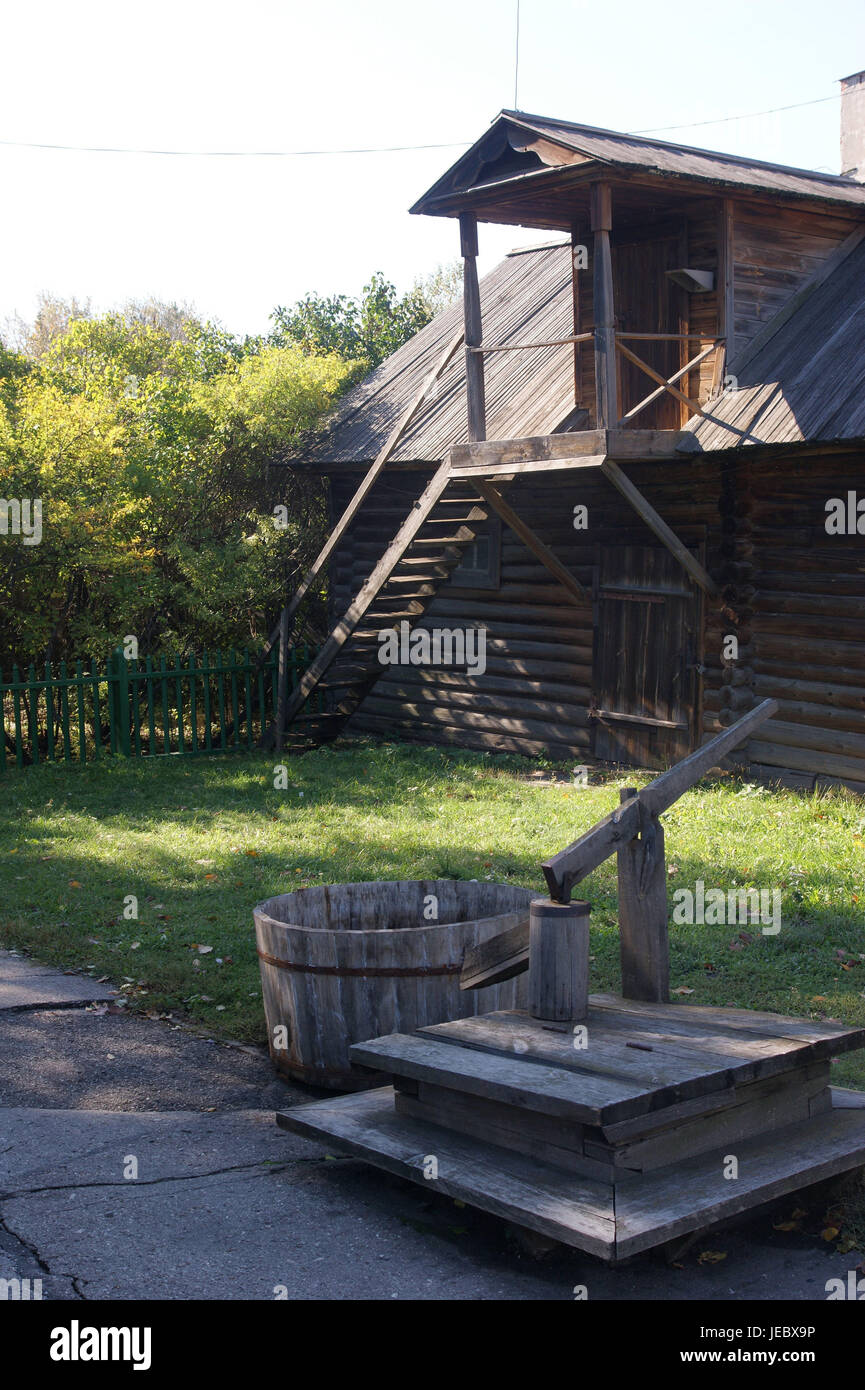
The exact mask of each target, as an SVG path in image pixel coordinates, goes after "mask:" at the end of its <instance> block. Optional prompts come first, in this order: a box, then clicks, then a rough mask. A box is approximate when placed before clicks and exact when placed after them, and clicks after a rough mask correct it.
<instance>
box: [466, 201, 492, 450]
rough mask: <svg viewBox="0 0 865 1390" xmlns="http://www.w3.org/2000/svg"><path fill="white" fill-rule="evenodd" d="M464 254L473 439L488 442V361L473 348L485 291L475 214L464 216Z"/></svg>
mask: <svg viewBox="0 0 865 1390" xmlns="http://www.w3.org/2000/svg"><path fill="white" fill-rule="evenodd" d="M460 251H461V252H462V257H463V313H464V315H465V345H466V397H467V406H468V417H469V439H470V440H472V441H475V440H480V439H486V437H487V419H486V404H485V399H484V359H483V354H482V353H480V352H472V348H476V347H480V346H481V343H482V341H483V325H482V322H481V292H480V287H479V285H478V264H477V255H478V224H477V218H476V217H475V216H474V214H473V213H470V212H463V213H460Z"/></svg>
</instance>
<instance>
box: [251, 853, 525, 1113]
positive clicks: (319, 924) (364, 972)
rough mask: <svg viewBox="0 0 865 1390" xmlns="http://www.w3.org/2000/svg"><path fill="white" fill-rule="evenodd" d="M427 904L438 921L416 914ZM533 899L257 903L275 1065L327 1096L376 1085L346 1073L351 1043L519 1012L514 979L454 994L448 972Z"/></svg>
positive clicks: (521, 999)
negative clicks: (282, 1039)
mask: <svg viewBox="0 0 865 1390" xmlns="http://www.w3.org/2000/svg"><path fill="white" fill-rule="evenodd" d="M431 896H434V897H435V898H436V899H437V900H438V913H439V916H438V920H437V921H426V920H425V919H424V915H423V914H424V906H425V902H428V901H429V899H430V897H431ZM535 896H537V895H536V894H534V893H532V892H531V891H530V890H528V889H523V888H517V887H514V886H513V885H511V884H495V883H487V882H478V883H474V882H469V883H466V882H461V881H458V880H451V879H431V880H403V881H398V882H389V883H360V884H334V885H323V886H320V887H314V888H304V889H299V890H298V891H297V892H295V893H288V894H283V895H280V896H279V897H276V898H270V899H268V900H267V901H265V902H262V903H259V904H258V905H257V907H256V908H255V909H254V913H253V915H254V919H255V929H256V940H257V947H258V954H259V964H260V967H261V982H262V994H263V999H264V1010H265V1017H266V1020H267V1028H268V1046H269V1049H270V1055H271V1058H272V1060H273V1063H274V1065H275V1066H276V1067H277V1069H278V1070H279V1071H281V1072H285V1073H286V1074H287V1075H289V1076H291V1077H292V1078H293V1079H294V1080H299V1081H305V1082H308V1083H311V1084H313V1085H318V1086H324V1087H326V1088H329V1089H338V1090H357V1089H362V1088H364V1087H366V1086H370V1085H381V1084H382V1081H383V1079H384V1078H382V1077H381V1076H371V1075H370V1074H369V1073H363V1072H361V1071H358V1070H354V1069H353V1068H352V1067H351V1064H350V1062H349V1057H348V1049H349V1047H350V1046H351V1044H352V1043H354V1042H363V1041H366V1040H367V1039H370V1038H375V1037H383V1036H384V1035H386V1034H388V1033H400V1032H403V1033H404V1032H412V1031H414V1029H416V1028H418V1027H421V1026H422V1025H424V1024H430V1023H444V1022H448V1021H450V1020H451V1019H455V1018H464V1017H466V1016H467V1015H469V1014H475V1013H480V1012H483V1013H489V1012H491V1011H492V1010H494V1009H510V1008H522V1007H524V1006H525V990H526V983H525V976H520V977H518V978H517V979H515V980H508V981H506V982H504V983H503V984H501V985H494V986H492V987H491V988H490V989H487V990H482V991H466V992H464V993H463V992H461V991H460V988H459V973H460V970H461V968H462V960H463V956H464V954H465V952H466V950H467V949H468V948H469V947H471V946H475V945H477V944H479V943H480V942H482V941H486V940H488V939H489V938H490V937H492V936H497V935H498V934H499V933H500V932H502V931H507V929H508V928H509V927H511V926H515V925H516V924H517V923H518V922H520V921H523V920H525V919H526V917H527V916H528V911H529V903H530V902H531V900H532V898H533V897H535ZM459 917H462V918H463V920H448V919H449V918H459ZM395 924H396V925H395ZM280 1025H281V1026H284V1028H285V1029H286V1030H287V1044H288V1045H287V1047H284V1048H283V1047H279V1046H278V1045H277V1037H278V1035H277V1034H276V1032H275V1030H276V1029H277V1027H279V1026H280Z"/></svg>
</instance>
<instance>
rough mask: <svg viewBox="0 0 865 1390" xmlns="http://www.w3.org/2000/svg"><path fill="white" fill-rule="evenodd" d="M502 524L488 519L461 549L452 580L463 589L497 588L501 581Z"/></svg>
mask: <svg viewBox="0 0 865 1390" xmlns="http://www.w3.org/2000/svg"><path fill="white" fill-rule="evenodd" d="M501 564H502V524H501V522H500V521H498V520H490V521H488V522H487V523H486V524H485V525H484V526H483V528H482V529H481V528H478V532H477V534H476V536H475V538H474V540H473V541H471V542H470V543H469V544H468V545H467V546H466V547H465V549H464V550H463V554H462V559H461V560H460V562H459V564H458V565H457V567H456V569H455V570H454V572H453V582H454V583H455V584H458V585H459V586H460V587H461V588H463V589H497V588H498V587H499V584H500V582H501Z"/></svg>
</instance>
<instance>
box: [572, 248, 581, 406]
mask: <svg viewBox="0 0 865 1390" xmlns="http://www.w3.org/2000/svg"><path fill="white" fill-rule="evenodd" d="M582 244H583V243H582V242H581V240H580V230H579V227H578V226H577V225H576V224H575V225H574V226H573V227H571V298H572V301H573V325H574V337H579V336H580V333H581V332H582V327H581V320H580V272H579V271H578V269H577V248H578V247H579V246H582ZM582 400H583V358H582V345H581V344H580V343H574V406H575V407H576V406H578V405H581V404H582Z"/></svg>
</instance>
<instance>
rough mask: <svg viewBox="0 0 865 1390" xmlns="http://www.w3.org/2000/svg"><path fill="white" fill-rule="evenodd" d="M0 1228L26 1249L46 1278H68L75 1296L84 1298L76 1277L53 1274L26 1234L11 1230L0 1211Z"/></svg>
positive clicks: (25, 1276)
mask: <svg viewBox="0 0 865 1390" xmlns="http://www.w3.org/2000/svg"><path fill="white" fill-rule="evenodd" d="M0 1230H2V1231H3V1232H4V1234H5V1235H6V1236H8V1237H9V1239H10V1240H11V1241H13V1242H14V1243H15V1244H16V1245H18V1246H20V1247H21V1249H22V1250H26V1251H27V1254H28V1255H29V1256H30V1259H31V1260H32V1261H33V1263H34V1264H35V1265H36V1267H37V1269H38V1270H39V1271H40V1273H41V1274H44V1275H45V1277H46V1278H47V1279H68V1280H69V1282H70V1283H71V1285H72V1288H73V1290H74V1292H75V1295H76V1297H77V1298H82V1299H83V1298H84V1294H83V1293H81V1291H80V1289H79V1288H78V1286H77V1284H76V1279H75V1278H74V1277H70V1275H68V1274H55V1273H54V1271H53V1269H52V1268H51V1266H50V1265H49V1264H48V1261H47V1260H45V1259H43V1257H42V1256H41V1255H40V1253H39V1249H38V1247H37V1246H36V1245H34V1244H33V1242H32V1241H31V1240H28V1239H27V1237H26V1236H22V1235H20V1234H19V1233H18V1232H17V1231H13V1230H12V1228H11V1226H10V1225H9V1224H8V1222H7V1221H6V1219H5V1217H4V1216H3V1215H2V1213H0ZM23 1277H24V1278H25V1279H26V1278H28V1277H29V1276H28V1275H26V1274H25V1275H24V1276H23Z"/></svg>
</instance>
